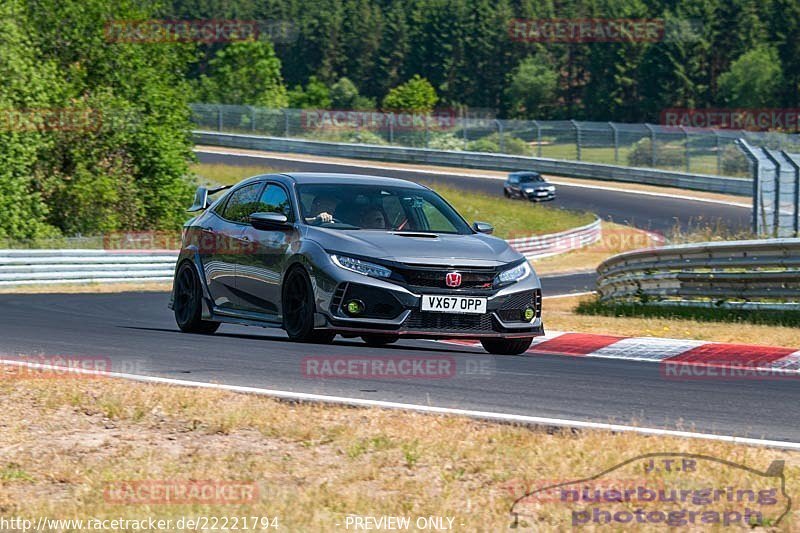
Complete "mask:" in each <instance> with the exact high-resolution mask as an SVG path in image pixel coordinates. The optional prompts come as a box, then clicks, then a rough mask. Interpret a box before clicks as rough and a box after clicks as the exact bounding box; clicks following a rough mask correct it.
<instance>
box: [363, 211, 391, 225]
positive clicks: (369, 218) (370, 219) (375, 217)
mask: <svg viewBox="0 0 800 533" xmlns="http://www.w3.org/2000/svg"><path fill="white" fill-rule="evenodd" d="M361 227H362V228H364V229H386V218H385V217H384V216H383V211H381V210H380V209H378V208H377V207H370V208H369V209H367V210H366V211H364V213H362V214H361Z"/></svg>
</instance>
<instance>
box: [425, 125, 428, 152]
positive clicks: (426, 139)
mask: <svg viewBox="0 0 800 533" xmlns="http://www.w3.org/2000/svg"><path fill="white" fill-rule="evenodd" d="M428 145H429V139H428V121H427V120H426V121H425V148H428Z"/></svg>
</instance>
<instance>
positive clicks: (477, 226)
mask: <svg viewBox="0 0 800 533" xmlns="http://www.w3.org/2000/svg"><path fill="white" fill-rule="evenodd" d="M472 229H474V230H475V231H477V232H478V233H485V234H487V235H491V234H492V233H494V226H492V225H491V224H489V223H488V222H478V221H477V220H476V221H475V222H473V223H472Z"/></svg>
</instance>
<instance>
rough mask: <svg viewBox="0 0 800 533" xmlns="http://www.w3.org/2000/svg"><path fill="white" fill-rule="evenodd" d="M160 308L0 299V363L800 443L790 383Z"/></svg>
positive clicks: (80, 297)
mask: <svg viewBox="0 0 800 533" xmlns="http://www.w3.org/2000/svg"><path fill="white" fill-rule="evenodd" d="M167 301H168V294H167V293H159V292H149V293H118V294H52V295H48V294H31V295H21V294H4V295H0V339H2V342H0V350H2V354H0V355H3V356H6V357H8V356H20V355H26V356H42V357H52V356H57V355H61V356H66V357H87V358H102V359H103V360H106V358H107V360H108V361H109V364H110V370H112V371H115V372H127V373H136V374H143V375H154V376H162V377H170V378H181V379H187V380H192V381H205V382H219V383H225V384H230V385H245V386H252V387H262V388H270V389H278V390H285V391H295V392H308V393H317V394H325V395H338V396H347V397H354V398H366V399H373V400H384V401H393V402H403V403H412V404H423V405H434V406H439V407H452V408H461V409H474V410H481V411H493V412H503V413H510V414H522V415H531V416H541V417H553V418H564V419H570V420H579V421H593V422H614V423H621V424H631V423H633V424H635V425H641V426H646V427H651V428H662V429H682V430H687V431H698V432H704V433H717V434H725V435H736V436H743V437H753V438H765V439H771V440H780V441H792V442H800V425H799V424H797V420H798V419H797V414H796V406H797V405H798V402H799V401H800V387H797V383H796V381H795V380H782V381H767V380H763V381H755V380H738V381H732V382H724V381H719V380H690V381H679V380H674V379H672V380H668V379H665V378H664V377H663V376H662V375H661V373H660V371H659V365H658V364H653V363H645V362H635V361H619V360H608V359H602V358H593V359H592V358H581V357H566V356H559V355H535V356H521V357H502V356H490V355H487V354H486V353H484V352H483V351H482V350H480V349H477V348H468V347H458V346H449V345H443V344H440V343H433V342H430V341H419V340H416V341H401V342H399V343H398V344H396V345H393V346H390V347H385V348H370V347H367V346H366V345H364V344H362V343H361V342H360V341H358V340H357V339H341V338H337V340H336V341H335V342H334V343H333V344H331V345H327V346H318V345H305V344H296V343H290V342H288V341H287V340H286V337H285V335H284V334H283V332H282V331H279V330H273V329H261V328H254V327H250V328H245V327H243V326H231V325H223V326H222V328H221V329H220V331H219V332H218V333H217V334H216V335H213V336H200V335H188V334H183V333H180V332H179V331H178V330H177V327H176V326H175V322H174V320H173V317H172V314H171V311H170V310H169V309H168V308H167ZM545 318H546V317H545ZM545 325H546V322H545ZM310 356H316V357H358V358H375V357H377V358H381V359H382V360H387V359H392V360H395V361H397V360H398V358H420V357H424V358H425V359H431V358H433V359H434V360H438V361H445V362H448V363H452V365H453V366H452V368H454V369H455V372H450V373H445V374H441V373H440V374H435V375H430V374H426V375H425V376H424V377H419V376H417V377H413V378H410V377H409V378H396V377H391V378H375V377H361V378H356V377H351V378H348V379H342V378H330V377H328V378H325V379H322V378H320V377H319V376H316V375H309V373H308V371H307V369H308V367H307V366H304V358H306V357H310Z"/></svg>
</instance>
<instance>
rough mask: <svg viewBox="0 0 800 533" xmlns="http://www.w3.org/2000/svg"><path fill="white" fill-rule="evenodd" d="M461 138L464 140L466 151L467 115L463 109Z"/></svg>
mask: <svg viewBox="0 0 800 533" xmlns="http://www.w3.org/2000/svg"><path fill="white" fill-rule="evenodd" d="M461 137H463V138H464V150H466V149H467V142H468V139H467V115H466V113H465V112H464V108H463V107H462V108H461Z"/></svg>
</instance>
